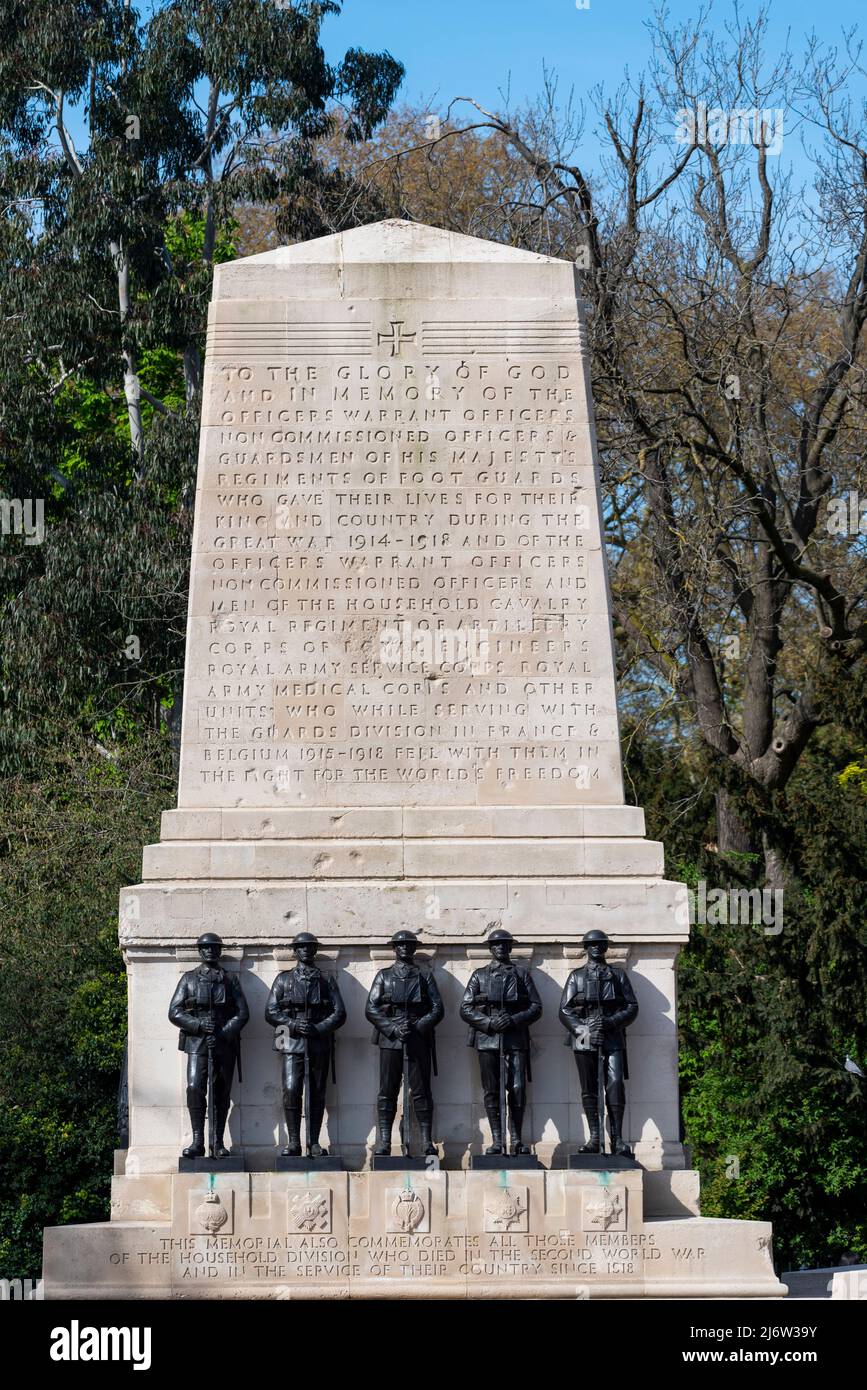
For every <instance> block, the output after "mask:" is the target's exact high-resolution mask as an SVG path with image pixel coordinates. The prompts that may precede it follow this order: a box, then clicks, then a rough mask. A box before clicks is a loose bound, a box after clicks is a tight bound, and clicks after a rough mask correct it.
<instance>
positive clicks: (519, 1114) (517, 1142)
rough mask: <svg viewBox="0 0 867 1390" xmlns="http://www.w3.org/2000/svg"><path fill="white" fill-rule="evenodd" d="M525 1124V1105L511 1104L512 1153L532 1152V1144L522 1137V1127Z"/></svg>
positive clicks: (510, 1131)
mask: <svg viewBox="0 0 867 1390" xmlns="http://www.w3.org/2000/svg"><path fill="white" fill-rule="evenodd" d="M523 1124H524V1107H523V1106H516V1105H510V1106H509V1134H510V1135H511V1139H512V1153H513V1154H528V1153H529V1152H530V1146H529V1144H525V1143H523V1141H522V1139H521V1129H522V1127H523Z"/></svg>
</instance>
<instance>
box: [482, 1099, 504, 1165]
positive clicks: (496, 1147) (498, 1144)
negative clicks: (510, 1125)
mask: <svg viewBox="0 0 867 1390" xmlns="http://www.w3.org/2000/svg"><path fill="white" fill-rule="evenodd" d="M487 1113H488V1124H489V1125H490V1126H491V1142H490V1144H489V1145H488V1147H487V1148H486V1149H485V1153H486V1154H501V1153H502V1152H503V1126H502V1124H501V1123H500V1111H499V1107H498V1108H497V1109H496V1110H489V1111H488V1112H487Z"/></svg>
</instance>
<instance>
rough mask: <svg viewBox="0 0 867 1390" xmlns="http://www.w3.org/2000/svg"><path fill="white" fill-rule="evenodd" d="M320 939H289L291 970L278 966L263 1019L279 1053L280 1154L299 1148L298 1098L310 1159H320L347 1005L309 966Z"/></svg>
mask: <svg viewBox="0 0 867 1390" xmlns="http://www.w3.org/2000/svg"><path fill="white" fill-rule="evenodd" d="M318 946H319V942H318V941H317V940H316V937H315V936H311V935H310V933H309V932H300V933H299V935H298V936H296V937H295V939H294V940H293V942H292V949H293V951H294V953H295V959H296V960H297V961H298V964H297V966H295V968H294V970H282V971H281V972H280V974H279V975H278V976H277V978H276V980H275V981H274V983H273V985H272V986H271V993H270V995H269V996H268V1003H267V1005H266V1007H265V1018H266V1020H267V1022H268V1023H270V1024H271V1026H272V1028H276V1029H277V1033H276V1034H275V1037H274V1051H275V1052H282V1053H283V1113H284V1115H285V1117H286V1147H285V1148H284V1149H281V1153H282V1154H283V1156H284V1157H287V1158H288V1157H298V1156H299V1155H300V1153H301V1103H302V1097H304V1099H305V1101H306V1105H307V1111H306V1140H307V1143H306V1148H307V1155H308V1157H310V1158H322V1157H324V1156H325V1150H324V1149H322V1148H321V1147H320V1144H319V1131H320V1130H321V1128H322V1119H323V1116H324V1114H325V1088H326V1086H327V1084H328V1067H329V1063H331V1062H332V1059H333V1056H334V1034H335V1033H336V1031H337V1029H338V1028H342V1027H343V1024H344V1023H345V1022H346V1008H345V1006H344V1003H343V1000H342V998H341V997H340V990H339V989H338V988H337V983H336V981H335V980H333V979H332V978H331V976H330V975H323V973H322V971H321V970H320V969H319V968H318V967H317V966H316V965H314V960H315V958H316V951H317V949H318Z"/></svg>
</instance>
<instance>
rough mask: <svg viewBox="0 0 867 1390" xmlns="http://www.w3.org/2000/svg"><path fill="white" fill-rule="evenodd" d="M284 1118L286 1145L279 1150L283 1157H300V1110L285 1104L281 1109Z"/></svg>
mask: <svg viewBox="0 0 867 1390" xmlns="http://www.w3.org/2000/svg"><path fill="white" fill-rule="evenodd" d="M283 1115H284V1118H285V1120H286V1146H285V1148H282V1149H281V1150H280V1153H281V1154H282V1156H283V1158H300V1157H301V1111H300V1110H298V1109H296V1108H295V1106H291V1105H287V1106H285V1107H284V1109H283Z"/></svg>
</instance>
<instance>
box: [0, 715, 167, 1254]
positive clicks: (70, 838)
mask: <svg viewBox="0 0 867 1390" xmlns="http://www.w3.org/2000/svg"><path fill="white" fill-rule="evenodd" d="M113 752H114V761H110V760H109V759H107V758H106V757H105V756H104V755H103V754H100V753H99V752H98V751H97V750H96V749H95V748H94V747H93V746H91V745H88V744H85V743H79V744H72V743H70V745H69V746H68V748H67V749H66V751H65V752H63V753H60V752H58V751H56V750H55V749H52V748H47V749H45V750H44V767H43V775H42V777H41V778H40V780H39V781H38V782H25V781H23V780H16V781H13V780H11V779H10V780H7V781H6V782H0V961H2V969H0V1169H2V1171H3V1174H4V1181H3V1186H2V1191H0V1277H5V1278H16V1277H26V1276H36V1275H38V1274H39V1271H40V1268H41V1258H42V1228H43V1226H46V1225H49V1226H50V1225H58V1224H63V1223H65V1222H70V1221H99V1220H106V1219H107V1218H108V1199H109V1187H110V1175H111V1171H112V1150H113V1149H114V1147H115V1146H116V1142H117V1139H116V1116H117V1087H118V1079H119V1075H120V1068H121V1062H122V1058H123V1049H124V1043H125V1038H126V974H125V971H124V967H123V960H122V958H121V955H120V952H119V951H118V948H117V902H118V893H119V890H120V889H121V887H122V886H123V885H125V884H126V883H129V882H132V881H135V880H137V879H138V877H139V870H140V864H141V846H142V844H144V843H146V842H147V841H148V840H152V839H153V838H154V837H155V835H156V834H157V833H158V824H159V819H158V818H159V812H160V810H161V809H162V808H163V807H164V806H165V805H166V804H167V803H168V802H169V801H170V800H171V796H172V778H171V764H170V757H169V753H168V748H167V746H166V741H165V739H164V738H160V737H158V736H156V735H154V736H152V737H151V738H149V739H142V738H139V739H138V740H137V741H136V742H134V743H132V744H128V745H127V746H126V747H124V748H120V747H119V748H117V749H115V750H113Z"/></svg>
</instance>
